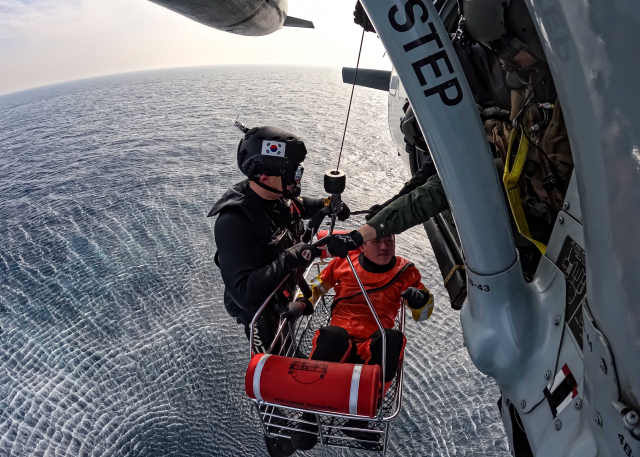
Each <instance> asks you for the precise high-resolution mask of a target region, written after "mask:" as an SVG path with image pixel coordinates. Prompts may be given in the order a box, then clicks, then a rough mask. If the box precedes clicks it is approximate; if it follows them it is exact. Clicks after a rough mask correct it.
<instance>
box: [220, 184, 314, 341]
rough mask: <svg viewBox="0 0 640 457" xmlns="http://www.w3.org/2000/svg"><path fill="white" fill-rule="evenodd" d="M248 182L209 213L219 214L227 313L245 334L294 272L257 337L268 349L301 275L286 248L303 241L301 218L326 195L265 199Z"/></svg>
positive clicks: (309, 212)
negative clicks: (281, 307)
mask: <svg viewBox="0 0 640 457" xmlns="http://www.w3.org/2000/svg"><path fill="white" fill-rule="evenodd" d="M249 183H250V181H248V180H245V181H242V182H240V183H238V184H236V185H235V186H233V187H232V188H231V189H229V190H228V191H227V192H226V193H225V194H224V195H223V196H222V198H221V199H220V200H218V202H217V203H216V204H215V206H214V207H213V209H212V210H211V212H210V213H209V216H214V215H216V214H219V216H218V220H217V221H216V224H215V238H216V245H217V247H218V252H217V254H216V257H217V263H218V266H219V267H220V271H221V274H222V280H223V281H224V284H225V292H224V304H225V307H226V309H227V312H228V313H229V314H230V315H231V316H232V317H235V318H236V319H237V321H238V323H242V324H243V325H244V326H245V331H246V332H247V337H249V326H250V324H251V320H252V319H253V316H254V315H255V313H256V311H257V310H258V308H259V307H260V305H262V303H263V302H264V300H266V299H267V297H268V296H269V294H270V293H271V292H273V290H274V289H275V288H276V287H278V285H279V284H280V283H281V282H282V280H283V279H284V278H285V277H286V276H287V275H288V274H289V273H292V272H293V274H292V275H290V277H289V278H288V279H287V281H286V283H285V284H283V286H282V287H281V288H280V290H279V292H278V293H277V294H276V296H275V297H274V299H273V300H272V303H271V304H270V305H269V306H268V307H267V310H266V311H265V313H264V314H263V316H264V317H263V318H262V319H261V321H260V322H259V325H258V332H257V334H256V335H254V336H255V339H256V346H257V348H258V349H259V350H260V351H261V352H264V348H268V346H269V344H270V343H271V340H272V338H273V334H274V329H275V328H277V325H278V321H279V315H278V312H277V311H278V310H277V309H276V308H277V305H278V304H283V303H284V302H286V301H288V300H289V299H290V298H291V297H290V294H292V293H293V290H294V289H295V287H296V285H297V284H298V282H299V281H300V280H301V279H302V275H301V273H302V272H301V271H298V270H300V269H299V268H296V267H297V262H296V259H295V257H294V256H291V255H290V254H288V253H287V252H285V250H286V249H287V248H289V247H291V246H293V245H294V244H297V243H299V242H300V237H301V236H302V231H303V225H302V222H301V219H308V218H310V217H312V216H313V215H314V214H315V213H316V212H317V211H318V210H320V209H322V208H323V207H324V199H321V198H320V199H313V198H300V199H296V201H295V202H293V201H292V200H289V199H284V198H281V199H278V200H265V199H263V198H261V197H260V196H259V195H258V194H256V193H255V192H254V191H253V190H252V189H251V188H250V186H249ZM287 295H289V296H287ZM260 343H261V344H260Z"/></svg>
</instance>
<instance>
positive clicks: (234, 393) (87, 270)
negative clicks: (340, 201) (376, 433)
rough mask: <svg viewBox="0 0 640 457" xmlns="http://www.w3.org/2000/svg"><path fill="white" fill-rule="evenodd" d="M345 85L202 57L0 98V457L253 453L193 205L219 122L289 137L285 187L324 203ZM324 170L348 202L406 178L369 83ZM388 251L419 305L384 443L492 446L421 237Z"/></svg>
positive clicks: (232, 169) (234, 334) (226, 323)
mask: <svg viewBox="0 0 640 457" xmlns="http://www.w3.org/2000/svg"><path fill="white" fill-rule="evenodd" d="M349 92H350V86H347V85H345V84H343V83H342V82H341V76H340V71H339V70H338V69H318V68H295V67H207V68H188V69H171V70H162V71H153V72H144V73H134V74H125V75H117V76H109V77H103V78H95V79H90V80H83V81H79V82H72V83H65V84H60V85H56V86H49V87H45V88H40V89H35V90H30V91H26V92H21V93H17V94H11V95H7V96H4V97H0V456H2V457H4V456H16V457H23V456H32V455H33V456H185V457H186V456H189V457H196V456H266V455H267V453H266V450H265V447H264V442H263V437H262V434H261V431H260V429H259V424H258V421H257V418H256V415H255V412H254V410H253V409H252V408H251V404H250V402H249V400H248V399H247V398H246V396H245V394H244V372H245V369H246V366H247V363H248V344H247V341H246V338H245V336H244V332H243V329H242V328H241V327H240V326H238V325H237V324H236V323H235V320H234V319H232V318H231V317H229V316H228V315H227V314H226V312H225V310H224V307H223V304H222V291H223V284H222V280H221V278H220V273H219V271H218V269H217V267H216V266H215V264H214V262H213V255H214V253H215V252H216V244H215V240H214V237H213V230H212V229H213V224H214V221H213V220H211V219H208V218H207V217H206V214H207V212H208V211H209V209H210V208H211V206H213V204H214V203H215V201H216V200H217V199H218V198H219V197H220V196H221V195H222V194H223V193H224V192H225V190H226V189H227V188H228V187H230V186H231V185H232V184H234V183H236V182H238V181H240V180H241V179H242V178H243V177H242V175H241V174H240V172H239V171H238V169H237V165H236V157H235V154H236V148H237V144H238V141H239V140H240V137H241V134H240V132H239V131H238V130H236V129H235V128H234V127H233V126H232V124H233V120H234V119H235V118H236V117H237V116H240V120H241V121H242V122H244V123H245V124H247V125H249V126H257V125H264V124H272V125H277V126H281V127H284V128H287V129H290V130H293V131H295V132H297V133H299V135H301V136H302V137H303V138H304V140H305V143H306V145H307V149H308V151H309V154H308V156H307V160H306V161H305V167H306V169H305V177H304V184H303V194H305V195H310V196H321V195H323V194H324V192H323V189H322V176H323V173H324V171H325V170H327V169H329V168H331V167H334V166H335V164H336V160H337V156H338V151H339V147H340V141H341V139H342V128H343V125H344V119H345V115H346V111H347V104H348V101H349ZM341 168H343V169H344V170H345V171H346V173H347V176H348V185H347V191H346V193H345V194H344V196H343V198H344V200H345V201H347V202H348V203H349V205H350V206H351V208H352V209H354V210H355V209H366V208H368V207H369V206H371V205H373V204H375V203H380V202H382V201H384V200H386V199H387V198H389V197H391V196H392V195H393V194H394V193H395V192H397V191H398V190H399V189H400V188H401V187H402V183H403V182H404V181H405V180H406V179H407V175H406V171H405V170H404V169H403V167H402V162H401V160H400V158H399V157H398V154H397V152H396V151H395V149H394V147H393V145H392V143H391V137H390V134H389V129H388V124H387V98H386V94H384V93H382V92H380V91H375V90H371V89H366V88H360V87H358V88H356V90H355V95H354V100H353V108H352V111H351V119H350V122H349V130H348V132H347V137H346V142H345V148H344V153H343V157H342V164H341ZM360 223H362V219H358V218H355V217H354V218H353V220H350V221H348V222H347V223H346V225H345V227H347V228H348V227H355V226H357V225H359V224H360ZM397 246H398V253H399V254H400V255H402V256H405V257H407V258H409V259H410V260H412V261H413V262H415V263H416V265H417V266H418V267H419V269H420V271H421V272H422V274H423V282H424V283H425V285H426V286H427V287H429V288H431V290H432V291H433V292H434V295H435V297H436V306H437V307H436V310H435V312H434V314H433V316H432V317H431V319H430V320H429V321H428V322H424V323H421V324H420V325H418V324H416V323H415V322H413V321H408V323H407V336H408V344H407V349H406V353H405V354H406V362H405V370H406V372H405V373H406V374H405V390H404V405H403V410H402V413H401V414H400V416H399V418H398V419H397V420H396V421H395V422H394V423H393V426H392V430H391V435H390V444H389V451H388V455H400V456H409V455H415V456H456V457H459V456H507V455H509V453H508V447H507V442H506V438H505V436H504V430H503V427H502V424H501V422H500V419H499V417H498V409H497V406H496V401H497V399H498V397H499V391H498V389H497V387H496V386H495V383H494V382H493V381H492V380H491V379H489V378H488V377H486V376H484V375H482V374H481V373H479V372H478V371H477V370H476V369H475V367H474V366H473V364H472V363H471V361H470V359H469V357H468V355H467V352H466V350H465V348H464V347H463V345H462V334H461V329H460V320H459V313H458V312H456V311H453V310H452V309H450V307H449V303H448V299H447V296H446V293H445V291H444V288H443V287H442V277H441V275H440V272H439V270H438V267H437V265H436V263H435V259H434V256H433V253H432V251H431V247H430V245H429V242H428V239H427V237H426V235H425V233H424V230H423V229H422V228H421V227H417V228H414V229H412V230H409V231H408V232H406V233H404V234H402V235H400V236H399V237H398V239H397ZM296 455H301V456H302V455H308V456H319V455H364V454H357V453H354V452H349V451H344V450H342V451H341V450H327V449H322V448H320V447H317V448H316V449H314V450H312V451H309V452H301V453H298V454H296Z"/></svg>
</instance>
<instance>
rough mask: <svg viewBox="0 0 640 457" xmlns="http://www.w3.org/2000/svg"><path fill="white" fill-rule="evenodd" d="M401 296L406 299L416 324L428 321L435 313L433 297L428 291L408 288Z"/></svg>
mask: <svg viewBox="0 0 640 457" xmlns="http://www.w3.org/2000/svg"><path fill="white" fill-rule="evenodd" d="M400 296H401V297H402V298H404V299H405V301H406V303H407V306H408V307H409V309H411V315H412V316H413V320H414V321H416V322H420V321H426V320H427V319H429V317H430V316H431V313H432V312H433V295H432V294H431V292H429V291H428V290H427V289H424V290H422V289H417V288H415V287H407V289H406V290H404V291H403V292H402V293H401V294H400Z"/></svg>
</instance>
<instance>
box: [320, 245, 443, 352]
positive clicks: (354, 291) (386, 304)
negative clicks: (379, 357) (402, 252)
mask: <svg viewBox="0 0 640 457" xmlns="http://www.w3.org/2000/svg"><path fill="white" fill-rule="evenodd" d="M349 256H350V258H351V261H352V262H353V265H354V267H355V269H356V271H357V273H358V276H359V277H360V280H361V281H362V284H363V285H364V288H365V289H366V290H367V292H368V295H369V298H370V300H371V303H372V304H373V307H374V308H375V310H376V313H377V314H378V318H379V319H380V322H381V323H382V326H383V327H384V328H387V329H391V328H393V326H394V324H395V319H396V316H397V315H398V311H399V310H400V293H402V292H403V291H404V290H406V289H407V288H408V287H416V288H418V289H421V290H426V288H425V286H424V285H423V284H422V283H421V282H420V272H419V271H418V269H417V268H416V267H415V266H414V265H413V264H412V263H410V262H409V261H408V260H406V259H404V258H402V257H400V256H395V259H396V261H395V265H394V266H393V268H391V269H390V270H388V271H386V272H383V273H377V272H375V271H373V272H372V271H367V270H366V269H365V268H363V266H362V265H361V261H362V262H363V263H364V262H366V261H368V259H366V258H364V259H363V257H364V254H362V253H360V252H359V251H354V252H352V253H350V254H349ZM311 288H312V292H313V302H314V303H315V302H316V301H317V300H319V299H320V297H322V296H323V295H324V294H326V293H327V292H328V291H329V290H330V289H331V288H334V290H335V297H334V300H333V303H332V306H331V309H332V311H331V323H330V325H332V326H337V327H342V328H344V329H345V330H346V331H347V332H348V333H349V336H350V337H351V338H352V339H353V340H354V342H355V343H356V345H357V354H358V355H359V356H360V358H361V359H362V360H364V361H366V360H368V359H369V358H370V357H371V352H370V342H371V340H370V338H371V336H372V335H373V334H374V332H376V331H377V330H378V326H377V324H376V321H375V319H374V317H373V315H372V314H371V311H370V310H369V306H368V305H367V302H366V300H365V298H364V296H363V295H362V292H361V290H360V287H359V286H358V282H357V281H356V278H355V276H354V275H353V272H352V271H351V267H350V266H349V263H348V262H347V260H346V259H339V258H336V259H333V260H332V261H331V262H330V263H329V265H327V267H326V268H325V269H324V270H323V271H322V273H321V274H320V275H319V276H318V277H317V278H315V279H314V280H313V281H312V283H311ZM411 312H412V315H413V318H414V319H415V320H416V321H422V320H426V319H428V318H429V316H431V313H432V312H433V297H432V296H431V297H430V299H429V303H427V305H426V306H425V308H424V309H422V310H417V311H416V310H411ZM318 334H319V332H316V335H315V336H314V339H313V348H314V350H315V348H316V342H317V339H318Z"/></svg>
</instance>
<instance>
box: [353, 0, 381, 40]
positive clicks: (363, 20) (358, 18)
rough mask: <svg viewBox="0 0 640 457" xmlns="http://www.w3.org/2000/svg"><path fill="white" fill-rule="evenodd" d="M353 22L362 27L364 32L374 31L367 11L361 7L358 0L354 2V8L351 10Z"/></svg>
mask: <svg viewBox="0 0 640 457" xmlns="http://www.w3.org/2000/svg"><path fill="white" fill-rule="evenodd" d="M353 22H355V23H356V24H358V25H359V26H360V27H362V28H363V29H364V30H365V32H373V33H376V29H375V28H374V27H373V24H372V23H371V20H370V19H369V16H367V12H366V11H365V10H364V8H363V7H362V4H361V3H360V1H358V2H356V9H355V10H354V11H353Z"/></svg>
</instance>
